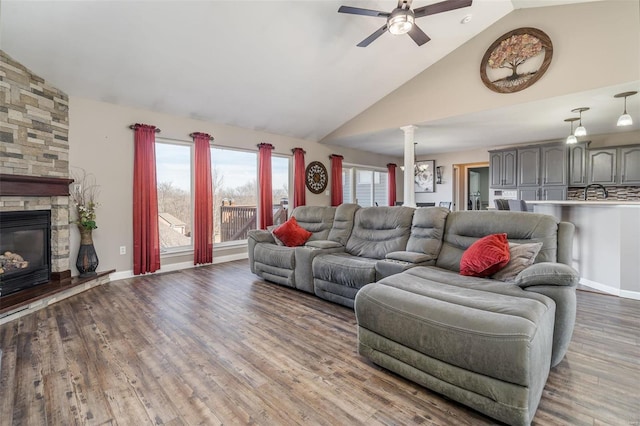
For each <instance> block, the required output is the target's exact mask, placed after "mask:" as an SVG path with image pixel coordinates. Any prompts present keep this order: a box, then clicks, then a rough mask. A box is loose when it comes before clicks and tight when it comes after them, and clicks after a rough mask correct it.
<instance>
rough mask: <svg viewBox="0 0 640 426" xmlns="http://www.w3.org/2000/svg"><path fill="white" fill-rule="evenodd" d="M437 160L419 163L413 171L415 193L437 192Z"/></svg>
mask: <svg viewBox="0 0 640 426" xmlns="http://www.w3.org/2000/svg"><path fill="white" fill-rule="evenodd" d="M435 169H436V161H435V160H425V161H417V162H416V166H415V168H414V169H413V189H414V192H435V178H434V177H435Z"/></svg>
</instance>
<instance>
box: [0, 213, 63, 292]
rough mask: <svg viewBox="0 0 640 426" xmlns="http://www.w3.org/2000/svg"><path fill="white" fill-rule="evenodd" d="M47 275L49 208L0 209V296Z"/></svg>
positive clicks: (49, 275)
mask: <svg viewBox="0 0 640 426" xmlns="http://www.w3.org/2000/svg"><path fill="white" fill-rule="evenodd" d="M50 279H51V211H50V210H34V211H10V212H0V296H6V295H9V294H12V293H15V292H18V291H21V290H25V289H28V288H31V287H34V286H37V285H39V284H43V283H46V282H49V280H50Z"/></svg>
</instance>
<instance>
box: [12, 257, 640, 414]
mask: <svg viewBox="0 0 640 426" xmlns="http://www.w3.org/2000/svg"><path fill="white" fill-rule="evenodd" d="M0 349H2V351H3V354H2V364H1V372H0V424H2V425H10V424H14V425H42V424H51V425H70V424H90V425H93V424H96V425H98V424H122V425H142V424H152V423H154V424H169V425H186V424H207V425H208V424H223V423H224V424H264V425H274V424H287V425H288V424H319V425H347V424H367V425H375V424H431V425H452V424H453V425H485V424H486V425H488V424H495V423H496V422H495V421H493V420H492V419H489V418H487V417H485V416H483V415H482V414H480V413H477V412H475V411H473V410H471V409H468V408H466V407H464V406H462V405H459V404H457V403H455V402H452V401H450V400H447V399H445V398H443V397H440V396H439V395H437V394H435V393H432V392H430V391H429V390H427V389H424V388H422V387H420V386H418V385H415V384H413V383H411V382H408V381H406V380H404V379H402V378H400V377H398V376H396V375H394V374H392V373H390V372H388V371H386V370H383V369H381V368H379V367H377V366H375V365H373V364H371V363H370V362H368V361H367V360H366V359H364V358H362V357H360V356H359V355H358V354H357V353H356V328H355V317H354V314H353V311H352V310H350V309H347V308H344V307H341V306H338V305H335V304H332V303H329V302H326V301H323V300H321V299H318V298H316V297H315V296H312V295H309V294H306V293H302V292H298V291H296V290H292V289H288V288H284V287H280V286H277V285H275V284H269V283H265V282H263V281H261V280H260V279H258V278H257V277H256V276H254V275H253V274H251V273H250V271H249V267H248V263H247V261H237V262H230V263H226V264H221V265H214V266H207V267H202V268H197V269H190V270H185V271H180V272H173V273H167V274H164V275H157V276H150V277H138V278H132V279H128V280H123V281H117V282H113V283H110V284H107V285H104V286H101V287H96V288H94V289H91V290H89V291H86V292H84V293H81V294H79V295H77V296H74V297H72V298H69V299H66V300H63V301H61V302H59V303H56V304H54V305H52V306H49V307H48V308H46V309H43V310H41V311H39V312H37V313H34V314H30V315H27V316H25V317H22V318H20V319H18V320H15V321H12V322H9V323H7V324H4V325H2V326H0ZM639 394H640V301H634V300H628V299H621V298H617V297H612V296H607V295H601V294H597V293H588V292H582V291H579V292H578V319H577V325H576V328H575V332H574V337H573V341H572V343H571V347H570V349H569V353H568V355H567V357H566V358H565V359H564V360H563V361H562V363H561V364H560V365H559V366H558V367H556V368H555V369H553V370H552V372H551V375H550V377H549V380H548V382H547V385H546V387H545V390H544V394H543V397H542V402H541V404H540V407H539V409H538V412H537V414H536V417H535V420H534V424H539V425H568V424H570V425H603V424H611V425H636V426H637V425H639V424H640V408H639V407H640V405H639V403H638V395H639Z"/></svg>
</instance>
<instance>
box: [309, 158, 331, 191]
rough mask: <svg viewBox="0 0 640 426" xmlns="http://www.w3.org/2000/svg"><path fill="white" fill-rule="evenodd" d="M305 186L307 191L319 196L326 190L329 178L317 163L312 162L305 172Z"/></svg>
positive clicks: (324, 169) (324, 168)
mask: <svg viewBox="0 0 640 426" xmlns="http://www.w3.org/2000/svg"><path fill="white" fill-rule="evenodd" d="M305 175H306V184H307V188H308V189H309V191H311V192H313V193H314V194H320V193H321V192H323V191H324V190H325V189H327V183H329V176H328V175H327V168H326V167H325V166H324V164H322V163H321V162H319V161H312V162H311V163H309V165H308V166H307V169H306V170H305Z"/></svg>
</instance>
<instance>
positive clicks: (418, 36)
mask: <svg viewBox="0 0 640 426" xmlns="http://www.w3.org/2000/svg"><path fill="white" fill-rule="evenodd" d="M408 34H409V37H411V38H412V39H413V41H415V42H416V44H417V45H418V46H422V45H423V44H425V43H426V42H428V41H429V40H431V38H429V36H428V35H426V34H425V33H424V31H422V30H421V29H420V27H418V26H417V25H416V24H413V26H412V27H411V29H410V30H409V33H408Z"/></svg>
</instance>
